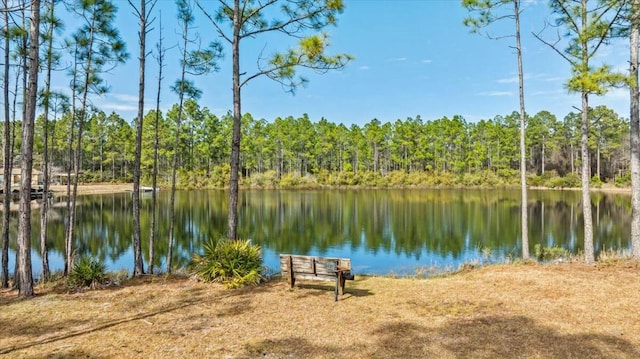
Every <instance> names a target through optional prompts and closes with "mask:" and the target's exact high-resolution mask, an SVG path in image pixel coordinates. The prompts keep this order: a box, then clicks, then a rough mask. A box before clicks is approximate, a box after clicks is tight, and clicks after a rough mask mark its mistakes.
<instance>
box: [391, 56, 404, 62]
mask: <svg viewBox="0 0 640 359" xmlns="http://www.w3.org/2000/svg"><path fill="white" fill-rule="evenodd" d="M403 61H407V58H406V57H394V58H391V59H387V62H403Z"/></svg>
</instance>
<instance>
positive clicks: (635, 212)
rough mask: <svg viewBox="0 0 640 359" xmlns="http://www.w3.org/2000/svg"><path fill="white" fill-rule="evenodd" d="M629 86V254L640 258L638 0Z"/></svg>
mask: <svg viewBox="0 0 640 359" xmlns="http://www.w3.org/2000/svg"><path fill="white" fill-rule="evenodd" d="M630 26H631V36H630V48H631V54H630V58H631V61H630V65H631V66H630V69H629V74H630V77H631V82H630V84H631V85H630V86H629V95H630V104H631V106H630V107H631V113H630V122H631V131H630V132H631V255H632V256H633V258H635V259H640V108H639V106H638V102H639V101H640V99H639V98H638V96H640V93H639V92H638V37H639V33H640V0H633V3H632V7H631V25H630Z"/></svg>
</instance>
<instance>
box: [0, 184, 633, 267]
mask: <svg viewBox="0 0 640 359" xmlns="http://www.w3.org/2000/svg"><path fill="white" fill-rule="evenodd" d="M240 196H241V199H240V202H239V203H240V205H239V208H240V217H239V227H238V235H239V236H240V237H241V238H250V239H251V240H252V241H254V242H255V243H258V244H260V245H261V246H262V248H263V259H264V264H265V265H266V266H268V267H270V268H272V269H273V270H274V271H278V270H279V264H278V255H279V254H280V253H295V254H308V255H326V256H340V257H350V258H352V261H353V265H354V268H355V271H356V272H357V273H368V274H388V273H391V272H394V273H399V274H406V273H413V272H414V271H415V270H416V269H418V268H425V267H437V268H457V267H458V266H459V265H460V264H462V263H465V262H474V261H479V262H485V261H503V260H504V259H505V258H507V257H518V256H520V253H521V252H522V249H521V244H520V192H519V191H518V190H461V189H451V190H449V189H442V190H314V191H301V190H296V191H276V190H250V191H241V192H240ZM158 200H159V212H158V225H159V228H158V235H157V240H156V243H157V246H156V258H158V262H157V263H156V268H160V269H161V270H162V271H164V270H165V268H164V263H165V256H166V253H167V244H166V243H167V233H168V229H169V223H168V215H169V211H168V204H169V192H168V191H165V192H160V193H159V198H158ZM580 200H581V195H580V192H579V191H530V192H529V205H528V211H529V243H530V247H531V251H532V253H533V248H534V246H535V245H536V244H542V245H544V246H554V245H555V246H561V247H564V248H566V249H569V250H570V251H572V252H574V253H576V252H578V251H580V250H582V245H583V244H582V232H583V229H582V211H581V203H580ZM79 201H80V203H79V207H78V223H77V225H76V245H75V247H76V248H77V252H78V254H79V255H83V254H90V255H92V256H94V257H96V258H99V259H101V260H104V261H105V263H106V264H107V266H108V269H109V270H118V269H127V270H131V269H133V251H132V249H131V237H132V233H133V217H132V200H131V194H128V193H122V194H109V195H95V196H81V197H79ZM141 203H142V206H143V208H142V210H141V216H142V218H141V224H142V238H143V253H144V255H145V268H146V265H147V259H148V257H147V256H148V238H149V228H150V215H149V213H150V212H149V211H150V207H151V195H150V194H143V195H142V200H141ZM592 205H593V213H594V216H595V217H594V241H595V248H596V251H597V252H599V251H601V250H604V249H626V248H628V247H629V236H630V217H631V216H630V213H631V210H630V196H629V195H628V194H604V193H593V194H592ZM65 212H66V209H65V203H64V199H61V198H56V199H54V208H52V210H51V221H50V227H49V233H50V242H51V244H50V246H51V248H50V262H51V265H52V267H53V268H52V269H53V270H61V269H62V268H63V266H64V263H63V259H62V258H63V250H64V218H65ZM39 218H40V216H39V212H37V211H34V213H33V238H34V241H33V248H34V250H33V262H34V273H35V275H38V274H39V273H40V271H41V266H40V257H39V255H38V246H39V244H38V243H39V239H37V238H39ZM14 222H15V221H14ZM226 224H227V193H226V192H224V191H185V192H178V193H177V195H176V229H175V230H176V249H175V250H174V255H175V256H176V257H175V258H174V263H176V264H177V265H178V266H185V265H186V264H187V263H188V262H189V259H190V257H191V254H192V253H195V252H198V251H200V250H201V248H202V244H203V242H204V241H206V240H207V239H208V238H210V237H220V236H223V235H224V232H225V230H226ZM16 228H17V223H12V230H13V234H12V238H15V231H16ZM11 248H12V249H14V248H15V243H12V247H11ZM11 259H13V253H12V254H11ZM10 268H11V269H13V264H12V263H11V262H10Z"/></svg>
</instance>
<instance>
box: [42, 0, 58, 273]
mask: <svg viewBox="0 0 640 359" xmlns="http://www.w3.org/2000/svg"><path fill="white" fill-rule="evenodd" d="M54 5H55V3H54V2H53V1H50V2H49V9H48V11H49V16H48V17H49V21H51V22H50V24H49V25H50V27H49V29H48V31H47V73H46V78H45V90H44V91H45V96H46V99H45V102H44V130H43V138H42V142H43V154H42V158H43V161H42V163H43V164H42V172H43V180H44V184H43V188H42V191H43V198H42V208H41V209H40V257H41V259H42V278H41V279H42V281H48V280H49V276H50V271H49V248H48V244H47V222H48V212H49V198H48V193H49V108H50V101H51V65H52V64H51V63H52V58H51V54H52V51H53V29H54V24H53V16H54Z"/></svg>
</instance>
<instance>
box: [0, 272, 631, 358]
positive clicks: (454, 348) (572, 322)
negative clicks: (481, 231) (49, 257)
mask: <svg viewBox="0 0 640 359" xmlns="http://www.w3.org/2000/svg"><path fill="white" fill-rule="evenodd" d="M639 274H640V269H638V266H637V265H636V264H633V263H632V264H629V263H626V264H617V265H613V266H608V267H593V266H584V265H580V264H561V265H546V266H537V265H525V266H515V265H512V266H493V267H487V268H482V269H478V270H472V271H468V272H465V273H459V274H455V275H451V276H446V277H440V278H431V279H394V278H383V277H366V276H356V280H355V281H354V282H348V283H347V289H346V292H347V293H346V294H345V295H344V296H343V297H341V298H340V301H339V302H334V301H333V291H332V287H331V284H330V283H327V284H326V285H324V283H323V284H320V285H318V284H316V283H312V282H311V283H310V282H304V281H303V282H301V283H300V284H301V285H300V286H296V288H294V289H292V290H291V289H289V288H288V285H287V284H286V283H285V282H283V281H280V280H272V281H271V282H269V283H267V284H265V285H261V286H258V287H251V288H245V289H240V290H225V289H223V288H222V287H221V286H218V285H210V284H203V283H198V282H195V281H192V280H189V279H185V278H164V277H158V276H153V277H150V276H148V277H144V278H140V279H135V280H131V281H129V282H127V283H126V284H125V285H123V286H121V287H115V288H109V289H103V290H97V291H88V292H84V293H66V292H64V291H61V290H59V289H55V288H52V287H46V288H44V287H38V288H37V292H38V293H39V294H38V296H37V297H35V298H33V299H29V300H22V301H20V300H17V299H15V296H16V294H15V293H14V292H6V291H5V292H1V293H0V323H2V325H1V326H0V356H5V357H11V358H43V357H48V358H78V357H82V358H85V357H89V358H168V357H171V358H334V357H345V358H640V320H638V314H637V313H640V280H639V279H638V275H639Z"/></svg>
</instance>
